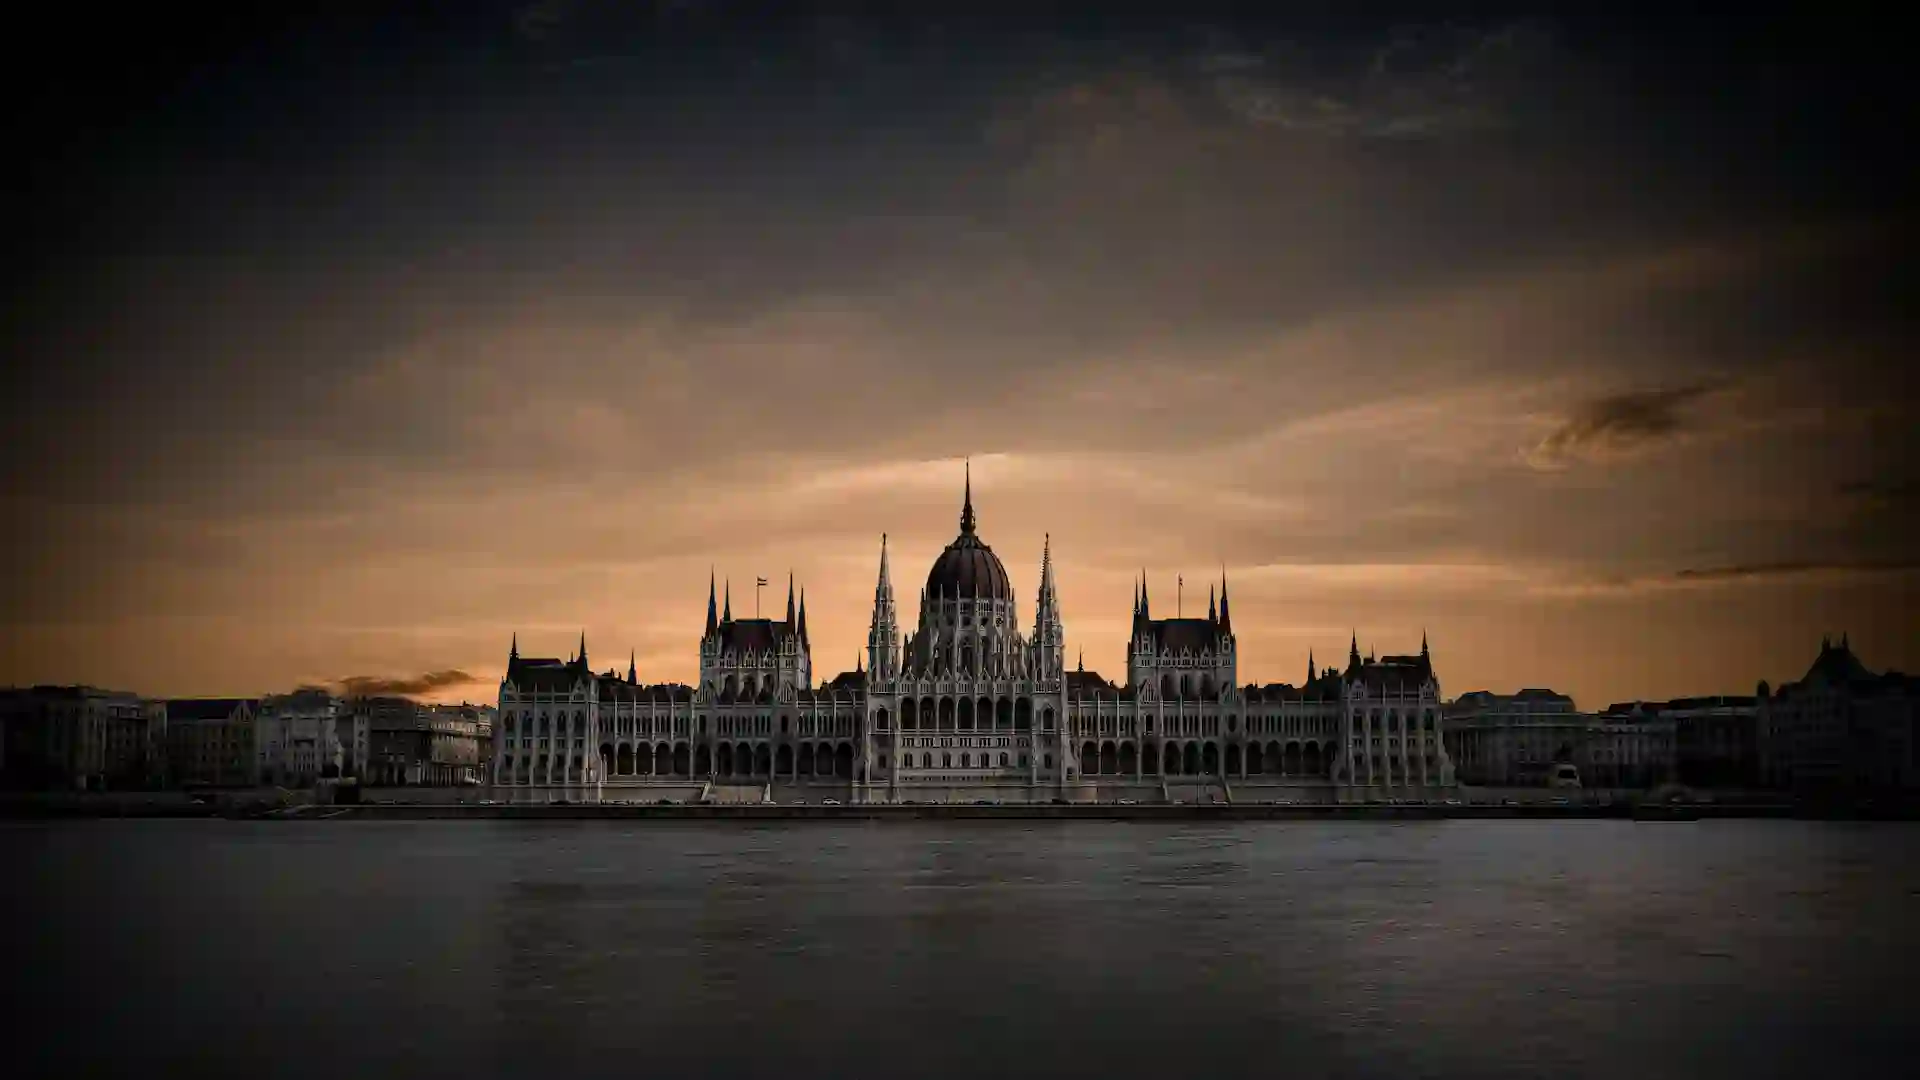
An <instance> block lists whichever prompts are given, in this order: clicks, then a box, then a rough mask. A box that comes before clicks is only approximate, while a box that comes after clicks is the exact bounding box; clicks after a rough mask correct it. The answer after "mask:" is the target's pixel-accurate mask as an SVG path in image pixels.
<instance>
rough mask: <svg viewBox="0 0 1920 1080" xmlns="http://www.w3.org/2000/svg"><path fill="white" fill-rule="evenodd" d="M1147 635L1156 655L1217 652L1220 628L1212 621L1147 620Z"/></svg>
mask: <svg viewBox="0 0 1920 1080" xmlns="http://www.w3.org/2000/svg"><path fill="white" fill-rule="evenodd" d="M1147 633H1148V634H1150V635H1151V636H1152V639H1153V651H1154V652H1156V653H1159V652H1165V651H1172V652H1175V653H1178V652H1180V651H1181V650H1185V651H1187V652H1191V653H1203V652H1207V651H1209V650H1213V651H1218V647H1219V643H1220V636H1221V635H1220V626H1219V624H1217V623H1215V622H1214V621H1213V620H1212V619H1148V620H1147Z"/></svg>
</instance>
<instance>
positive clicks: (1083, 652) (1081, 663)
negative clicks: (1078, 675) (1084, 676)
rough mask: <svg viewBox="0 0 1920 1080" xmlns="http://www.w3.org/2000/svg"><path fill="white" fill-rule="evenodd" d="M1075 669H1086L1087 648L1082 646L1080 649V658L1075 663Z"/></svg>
mask: <svg viewBox="0 0 1920 1080" xmlns="http://www.w3.org/2000/svg"><path fill="white" fill-rule="evenodd" d="M1075 670H1078V671H1085V670H1087V650H1086V649H1085V648H1082V649H1081V650H1080V660H1079V663H1078V664H1077V665H1076V667H1075Z"/></svg>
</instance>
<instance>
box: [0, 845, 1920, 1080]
mask: <svg viewBox="0 0 1920 1080" xmlns="http://www.w3.org/2000/svg"><path fill="white" fill-rule="evenodd" d="M1916 839H1920V836H1917V835H1916V832H1915V830H1914V829H1913V828H1912V827H1911V826H1901V825H1872V826H1848V825H1833V824H1810V823H1791V822H1702V823H1697V824H1638V825H1636V824H1633V823H1629V822H1609V821H1595V822H1554V823H1549V822H1434V823H1409V824H1386V823H1366V822H1351V823H1347V822H1325V823H1295V822H1274V823H1235V824H1221V825H1203V824H1196V825H1187V826H1165V827H1162V826H1156V825H1144V824H1118V823H1096V822H1079V823H1070V822H1061V823H1006V822H991V823H969V822H952V823H919V824H904V823H883V824H874V823H848V824H846V825H844V826H841V825H831V824H819V823H794V824H790V825H778V824H773V825H767V826H764V827H758V828H755V827H746V826H741V825H737V824H727V825H714V826H706V825H679V824H666V823H657V822H649V823H639V824H633V825H622V824H618V823H533V822H524V823H523V822H504V821H503V822H485V823H480V822H471V823H459V822H453V823H449V822H391V823H383V822H356V823H345V822H324V823H322V822H315V823H294V822H276V823H258V822H255V823H246V822H224V821H222V822H204V821H179V822H167V821H154V822H137V821H128V822H91V823H63V824H57V825H44V824H14V825H7V826H4V827H0V843H4V844H5V854H6V856H7V858H8V865H9V866H10V867H12V868H14V870H15V878H14V880H15V882H16V883H17V891H16V895H19V896H21V897H23V898H24V900H23V901H21V902H17V903H16V909H18V908H19V906H20V904H21V903H23V904H24V911H18V910H17V913H16V917H15V918H14V919H13V920H10V922H9V924H8V929H7V931H6V933H7V934H8V935H9V938H8V941H7V945H8V952H7V955H8V956H9V957H20V958H23V960H24V962H16V963H15V964H12V965H9V971H8V974H7V979H8V981H9V984H10V988H9V997H10V998H11V999H13V1000H14V1001H15V1002H18V1003H19V1004H18V1005H17V1006H16V1007H15V1008H14V1009H13V1010H12V1014H13V1015H14V1016H16V1017H23V1018H24V1019H26V1020H28V1021H29V1022H30V1026H27V1027H24V1028H20V1029H18V1030H23V1031H28V1032H36V1033H37V1034H33V1035H29V1036H27V1039H28V1045H29V1046H31V1047H33V1050H34V1053H35V1054H36V1056H37V1057H38V1059H39V1060H38V1064H39V1065H40V1066H41V1067H43V1068H47V1069H59V1070H62V1071H66V1070H72V1069H78V1070H80V1071H81V1072H83V1073H84V1072H124V1071H131V1070H134V1069H149V1068H153V1067H159V1068H163V1069H167V1070H169V1071H170V1072H173V1073H176V1074H179V1075H221V1076H224V1075H238V1074H243V1073H254V1074H256V1075H275V1076H290V1075H312V1076H320V1075H366V1074H380V1075H385V1074H389V1073H392V1074H399V1073H405V1074H408V1075H456V1074H457V1075H463V1076H476V1075H479V1076H488V1075H560V1074H561V1072H562V1070H580V1071H591V1072H592V1073H593V1074H595V1075H599V1074H605V1073H630V1074H634V1075H641V1074H649V1073H653V1072H656V1071H664V1072H665V1074H666V1075H670V1076H714V1075H728V1076H749V1075H751V1076H814V1075H822V1076H828V1075H830V1076H852V1075H858V1074H872V1075H880V1076H902V1075H913V1076H979V1075H1003V1074H1004V1075H1029V1074H1032V1075H1040V1074H1045V1075H1050V1076H1092V1075H1102V1076H1115V1075H1138V1074H1143V1073H1146V1072H1149V1071H1152V1072H1155V1073H1156V1074H1161V1075H1164V1074H1166V1071H1167V1070H1169V1069H1177V1070H1180V1072H1181V1073H1183V1074H1190V1075H1209V1076H1214V1077H1219V1076H1229V1075H1231V1076H1241V1075H1273V1074H1275V1073H1285V1074H1292V1075H1300V1076H1324V1075H1342V1076H1387V1075H1394V1076H1407V1075H1416V1076H1461V1077H1490V1076H1516V1077H1519V1076H1527V1077H1532V1076H1539V1075H1543V1074H1547V1073H1549V1072H1551V1073H1554V1074H1557V1075H1563V1076H1565V1075H1574V1076H1611V1077H1618V1076H1632V1077H1635V1078H1636V1080H1644V1078H1648V1077H1658V1076H1674V1077H1715V1076H1724V1077H1740V1078H1743V1080H1745V1078H1749V1077H1762V1076H1796V1075H1806V1074H1807V1073H1809V1072H1813V1071H1815V1070H1820V1071H1836V1072H1837V1071H1840V1070H1845V1069H1847V1068H1849V1067H1855V1068H1858V1067H1861V1066H1865V1065H1867V1064H1868V1063H1878V1062H1881V1061H1890V1060H1898V1058H1896V1057H1895V1051H1896V1050H1898V1049H1901V1048H1904V1047H1905V1046H1906V1045H1908V1040H1907V1038H1906V1037H1905V1032H1904V1029H1903V1025H1904V1024H1905V1023H1906V1021H1907V1016H1906V1012H1905V1006H1904V1005H1903V1002H1904V1000H1905V998H1906V996H1907V995H1905V994H1904V993H1903V992H1900V990H1899V988H1901V987H1903V986H1905V985H1906V982H1907V975H1908V973H1909V972H1911V971H1912V970H1914V969H1915V965H1916V963H1920V925H1917V924H1916V919H1915V916H1916V907H1917V906H1920V905H1916V902H1915V901H1916V899H1920V870H1917V869H1916V868H1915V865H1914V863H1913V861H1912V860H1911V858H1910V857H1908V855H1907V852H1908V850H1909V849H1911V848H1913V847H1914V846H1915V844H1914V841H1915V840H1916ZM22 916H24V917H22ZM108 1032H113V1033H114V1034H113V1035H112V1037H106V1033H108ZM19 1038H20V1036H18V1035H17V1036H16V1040H17V1039H19Z"/></svg>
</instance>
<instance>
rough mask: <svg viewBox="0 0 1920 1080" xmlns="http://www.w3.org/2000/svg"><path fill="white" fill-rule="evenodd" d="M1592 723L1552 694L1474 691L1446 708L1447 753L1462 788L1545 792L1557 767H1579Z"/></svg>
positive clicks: (1563, 697)
mask: <svg viewBox="0 0 1920 1080" xmlns="http://www.w3.org/2000/svg"><path fill="white" fill-rule="evenodd" d="M1593 723H1594V718H1593V716H1592V715H1591V714H1589V713H1583V712H1580V711H1579V710H1578V709H1576V708H1574V704H1573V699H1572V698H1570V697H1568V696H1567V695H1565V694H1559V693H1555V692H1554V691H1552V690H1522V691H1520V692H1519V693H1517V694H1495V693H1491V692H1489V691H1486V690H1475V691H1472V692H1471V693H1466V694H1461V695H1460V696H1459V698H1457V699H1455V700H1454V701H1453V702H1451V703H1449V704H1448V705H1447V708H1446V739H1447V751H1448V753H1449V754H1450V755H1451V756H1452V758H1453V763H1454V769H1455V770H1456V772H1457V773H1458V775H1459V777H1460V782H1461V783H1463V784H1473V785H1476V786H1483V787H1544V786H1546V784H1547V782H1548V779H1549V778H1550V777H1551V775H1552V773H1553V768H1554V766H1555V765H1561V764H1570V765H1575V766H1578V765H1579V764H1580V760H1581V758H1583V757H1584V756H1585V750H1586V744H1587V740H1588V739H1589V737H1590V736H1591V733H1592V728H1593Z"/></svg>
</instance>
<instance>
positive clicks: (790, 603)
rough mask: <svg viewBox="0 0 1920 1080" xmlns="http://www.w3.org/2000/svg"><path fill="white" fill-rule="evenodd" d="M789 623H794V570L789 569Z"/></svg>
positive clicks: (790, 624) (789, 624)
mask: <svg viewBox="0 0 1920 1080" xmlns="http://www.w3.org/2000/svg"><path fill="white" fill-rule="evenodd" d="M787 625H788V626H792V625H793V571H791V570H789V571H787Z"/></svg>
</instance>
